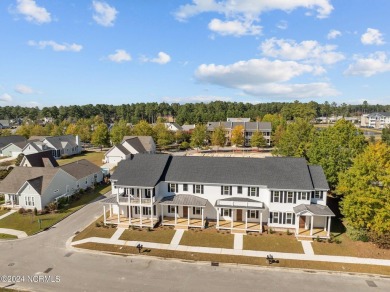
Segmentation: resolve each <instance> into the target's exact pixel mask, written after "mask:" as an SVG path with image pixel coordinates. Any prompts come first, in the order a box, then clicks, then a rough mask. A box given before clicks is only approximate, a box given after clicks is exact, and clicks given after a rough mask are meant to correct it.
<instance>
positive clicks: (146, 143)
mask: <svg viewBox="0 0 390 292" xmlns="http://www.w3.org/2000/svg"><path fill="white" fill-rule="evenodd" d="M155 152H156V144H155V143H154V141H153V138H152V137H151V136H125V137H124V138H123V140H122V143H120V144H117V145H115V146H114V147H112V148H111V149H110V150H108V151H107V152H106V154H105V155H104V162H105V163H109V164H113V165H117V164H118V162H119V161H122V160H126V159H129V158H130V155H131V154H138V153H155Z"/></svg>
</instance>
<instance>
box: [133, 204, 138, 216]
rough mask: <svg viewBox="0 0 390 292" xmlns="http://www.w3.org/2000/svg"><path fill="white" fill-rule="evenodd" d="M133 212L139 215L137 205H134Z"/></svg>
mask: <svg viewBox="0 0 390 292" xmlns="http://www.w3.org/2000/svg"><path fill="white" fill-rule="evenodd" d="M134 214H135V215H139V206H136V207H134Z"/></svg>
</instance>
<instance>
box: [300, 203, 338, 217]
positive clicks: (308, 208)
mask: <svg viewBox="0 0 390 292" xmlns="http://www.w3.org/2000/svg"><path fill="white" fill-rule="evenodd" d="M293 209H294V213H296V214H304V213H306V212H309V213H311V214H313V215H316V216H335V214H334V213H333V212H332V210H331V209H330V208H329V207H328V206H324V205H318V204H311V205H306V204H301V205H298V206H295V207H293Z"/></svg>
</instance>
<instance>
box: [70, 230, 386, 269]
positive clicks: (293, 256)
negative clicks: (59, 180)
mask: <svg viewBox="0 0 390 292" xmlns="http://www.w3.org/2000/svg"><path fill="white" fill-rule="evenodd" d="M178 231H179V230H178ZM114 235H115V234H114ZM113 237H114V236H113ZM113 237H112V238H100V237H90V238H85V239H82V240H78V241H74V242H72V243H71V246H75V245H78V244H83V243H87V242H92V243H102V244H113V245H124V246H132V247H136V246H137V245H138V244H142V245H143V247H144V248H155V249H166V250H177V251H185V252H198V253H207V254H221V255H240V256H246V257H258V258H266V257H267V255H269V254H272V256H273V257H274V259H288V260H303V261H318V262H333V263H347V264H365V265H379V266H390V260H384V259H372V258H358V257H346V256H328V255H314V254H313V255H310V254H298V253H283V252H269V251H254V250H239V249H227V248H215V247H200V246H185V245H180V244H179V245H176V244H163V243H154V242H140V241H126V240H119V239H115V238H113ZM174 243H176V242H174Z"/></svg>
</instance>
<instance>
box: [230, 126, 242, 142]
mask: <svg viewBox="0 0 390 292" xmlns="http://www.w3.org/2000/svg"><path fill="white" fill-rule="evenodd" d="M231 141H232V145H236V146H243V145H244V127H243V126H241V125H239V126H235V127H234V128H233V130H232V139H231Z"/></svg>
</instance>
